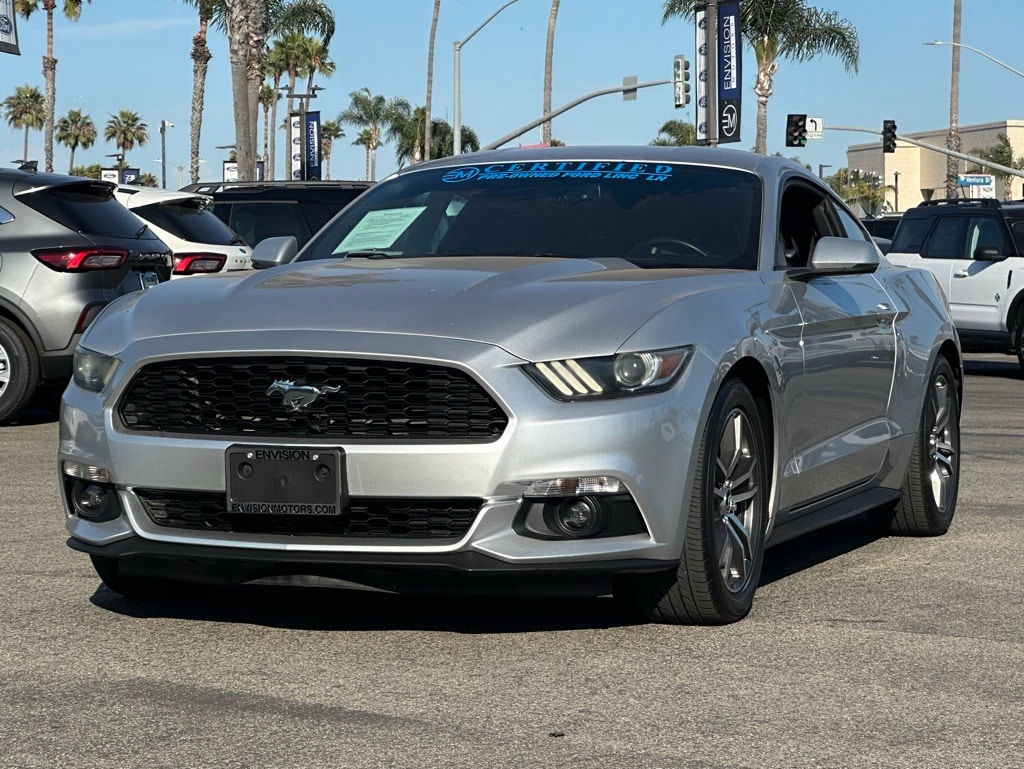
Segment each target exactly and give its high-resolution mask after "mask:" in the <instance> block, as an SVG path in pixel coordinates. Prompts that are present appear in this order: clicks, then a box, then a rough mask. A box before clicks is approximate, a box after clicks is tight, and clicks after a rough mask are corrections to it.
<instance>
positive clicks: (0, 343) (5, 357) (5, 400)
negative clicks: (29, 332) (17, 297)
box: [0, 318, 39, 424]
mask: <svg viewBox="0 0 1024 769" xmlns="http://www.w3.org/2000/svg"><path fill="white" fill-rule="evenodd" d="M38 384H39V360H38V358H37V357H36V351H35V347H34V346H33V345H32V342H31V341H30V340H29V338H28V337H27V336H26V335H25V332H24V331H22V330H21V329H20V328H18V327H17V326H15V325H14V324H13V323H11V322H10V321H8V320H7V319H6V318H0V424H6V423H7V422H9V421H10V420H11V419H13V418H14V417H15V415H17V413H18V412H19V411H21V410H22V408H24V407H25V405H26V404H27V403H28V402H29V399H31V397H32V396H33V395H34V394H35V391H36V386H37V385H38Z"/></svg>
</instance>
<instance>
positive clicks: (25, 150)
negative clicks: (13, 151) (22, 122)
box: [21, 125, 28, 162]
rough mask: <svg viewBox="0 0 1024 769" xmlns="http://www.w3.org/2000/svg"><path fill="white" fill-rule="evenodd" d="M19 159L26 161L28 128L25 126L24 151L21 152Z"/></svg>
mask: <svg viewBox="0 0 1024 769" xmlns="http://www.w3.org/2000/svg"><path fill="white" fill-rule="evenodd" d="M21 157H22V158H23V159H24V160H25V161H26V162H27V161H28V126H27V125H26V126H25V149H23V150H22V151H21Z"/></svg>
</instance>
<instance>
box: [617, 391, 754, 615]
mask: <svg viewBox="0 0 1024 769" xmlns="http://www.w3.org/2000/svg"><path fill="white" fill-rule="evenodd" d="M767 477H768V454H767V450H766V448H765V438H764V428H763V426H762V423H761V417H760V415H759V413H758V410H757V404H756V403H755V401H754V398H753V396H752V395H751V394H750V391H749V390H748V389H747V387H746V386H745V385H744V384H743V383H742V382H741V381H740V380H738V379H733V380H730V381H728V382H726V383H725V385H723V387H722V389H721V391H720V392H719V393H718V396H717V397H716V398H715V403H714V405H713V406H712V408H711V414H710V417H709V419H708V424H707V427H706V428H705V430H704V435H703V438H702V440H701V444H700V449H699V453H698V456H697V474H696V477H695V482H694V484H693V491H692V493H691V497H690V509H689V515H688V516H687V523H686V532H685V539H684V542H683V553H682V558H681V560H680V563H679V567H678V569H675V570H671V571H667V572H656V573H653V574H639V575H629V576H628V577H627V578H625V579H624V580H623V581H622V583H621V585H620V588H621V589H622V590H625V591H628V593H629V594H630V597H631V598H632V600H633V601H634V603H635V605H637V606H638V607H639V608H640V610H641V611H642V612H643V613H644V614H645V615H646V616H647V618H648V619H651V620H654V621H657V622H667V623H685V624H696V625H723V624H726V623H729V622H735V621H737V620H739V619H742V618H743V617H745V616H746V615H747V613H748V612H749V611H750V607H751V605H752V604H753V600H754V592H755V591H756V590H757V585H758V581H759V580H760V576H761V563H762V560H763V557H764V533H765V528H766V524H767V511H768V487H767Z"/></svg>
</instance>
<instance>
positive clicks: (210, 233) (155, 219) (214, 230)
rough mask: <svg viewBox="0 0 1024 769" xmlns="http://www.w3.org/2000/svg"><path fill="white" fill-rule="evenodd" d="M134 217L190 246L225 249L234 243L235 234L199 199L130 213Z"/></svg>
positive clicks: (145, 208)
mask: <svg viewBox="0 0 1024 769" xmlns="http://www.w3.org/2000/svg"><path fill="white" fill-rule="evenodd" d="M132 212H133V213H134V214H135V215H136V216H140V217H142V218H143V219H145V220H146V221H147V222H150V223H152V224H155V225H156V226H157V227H159V228H161V229H163V230H166V231H167V232H169V233H171V234H172V235H175V236H176V237H179V238H181V239H182V240H188V241H191V242H193V243H208V244H210V245H214V246H226V245H229V244H230V243H231V242H232V241H233V240H235V237H236V236H235V233H234V232H232V231H231V228H230V227H228V226H227V225H226V224H224V222H222V221H221V220H220V219H218V218H217V217H216V216H215V215H214V214H213V212H212V211H209V210H208V209H207V208H206V203H205V201H204V200H202V199H200V198H194V199H191V200H174V201H169V202H166V203H153V204H151V205H148V206H140V207H139V208H134V209H132Z"/></svg>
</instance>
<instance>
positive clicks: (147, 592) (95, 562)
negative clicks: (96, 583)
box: [89, 555, 195, 599]
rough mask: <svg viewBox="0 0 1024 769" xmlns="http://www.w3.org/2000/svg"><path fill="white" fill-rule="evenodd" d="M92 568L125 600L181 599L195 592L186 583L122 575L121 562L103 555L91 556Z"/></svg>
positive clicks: (193, 588)
mask: <svg viewBox="0 0 1024 769" xmlns="http://www.w3.org/2000/svg"><path fill="white" fill-rule="evenodd" d="M89 557H90V558H91V559H92V567H93V568H94V569H95V570H96V573H97V574H98V575H99V577H100V579H102V580H103V584H105V585H106V586H107V587H109V588H110V589H111V590H113V591H114V592H115V593H118V594H119V595H123V596H124V597H125V598H146V599H154V598H180V597H184V596H187V595H188V594H189V593H190V592H192V591H194V590H195V586H194V585H190V584H189V583H186V582H175V581H173V580H169V579H155V578H153V577H139V576H136V575H134V574H121V573H120V571H119V566H118V565H119V563H120V562H119V561H118V559H116V558H107V557H106V556H102V555H90V556H89Z"/></svg>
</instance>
